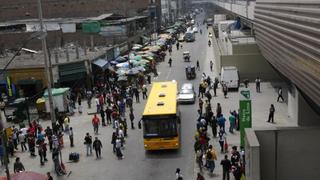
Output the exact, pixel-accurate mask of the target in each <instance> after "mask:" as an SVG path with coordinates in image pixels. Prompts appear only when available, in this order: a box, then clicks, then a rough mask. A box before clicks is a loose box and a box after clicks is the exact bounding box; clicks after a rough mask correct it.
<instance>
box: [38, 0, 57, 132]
mask: <svg viewBox="0 0 320 180" xmlns="http://www.w3.org/2000/svg"><path fill="white" fill-rule="evenodd" d="M38 14H39V21H40V32H39V33H40V36H38V38H39V39H41V43H42V51H43V55H44V66H45V71H46V78H47V90H48V100H49V108H50V117H51V123H52V128H53V129H55V126H56V117H55V111H54V107H53V97H52V89H51V78H50V68H49V62H48V60H49V57H48V48H47V42H46V36H47V32H46V31H45V29H44V27H43V18H42V7H41V0H38Z"/></svg>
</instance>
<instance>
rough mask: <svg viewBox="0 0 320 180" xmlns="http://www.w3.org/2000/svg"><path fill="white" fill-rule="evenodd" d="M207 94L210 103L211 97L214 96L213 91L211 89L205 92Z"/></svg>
mask: <svg viewBox="0 0 320 180" xmlns="http://www.w3.org/2000/svg"><path fill="white" fill-rule="evenodd" d="M205 96H206V98H207V99H208V102H209V104H210V102H211V98H212V95H211V93H210V90H207V92H206V93H205Z"/></svg>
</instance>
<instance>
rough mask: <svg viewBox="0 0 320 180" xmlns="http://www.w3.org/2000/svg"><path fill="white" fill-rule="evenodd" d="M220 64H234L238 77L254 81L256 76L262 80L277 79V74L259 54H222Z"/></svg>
mask: <svg viewBox="0 0 320 180" xmlns="http://www.w3.org/2000/svg"><path fill="white" fill-rule="evenodd" d="M222 66H236V67H237V68H238V70H239V74H240V79H241V80H243V79H249V80H251V81H254V80H255V79H256V77H257V76H259V77H260V79H262V81H278V80H279V79H280V77H279V75H278V74H277V72H276V71H274V69H273V68H272V66H271V65H270V64H269V63H268V62H267V61H266V59H265V58H264V57H263V56H262V55H261V54H238V55H222V56H221V67H222Z"/></svg>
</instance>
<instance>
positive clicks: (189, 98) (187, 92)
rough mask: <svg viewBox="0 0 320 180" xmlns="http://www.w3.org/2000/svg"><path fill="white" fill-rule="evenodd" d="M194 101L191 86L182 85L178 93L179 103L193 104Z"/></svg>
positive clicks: (194, 97)
mask: <svg viewBox="0 0 320 180" xmlns="http://www.w3.org/2000/svg"><path fill="white" fill-rule="evenodd" d="M195 100H196V95H195V92H194V88H193V84H191V83H184V84H182V86H181V89H180V91H179V93H178V102H179V103H194V102H195Z"/></svg>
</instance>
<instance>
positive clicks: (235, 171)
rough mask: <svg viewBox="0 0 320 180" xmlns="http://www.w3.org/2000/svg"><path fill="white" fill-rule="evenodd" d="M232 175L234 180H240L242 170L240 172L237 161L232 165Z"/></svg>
mask: <svg viewBox="0 0 320 180" xmlns="http://www.w3.org/2000/svg"><path fill="white" fill-rule="evenodd" d="M233 176H234V179H235V180H241V176H242V172H241V166H240V165H239V163H236V164H235V165H234V166H233Z"/></svg>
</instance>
